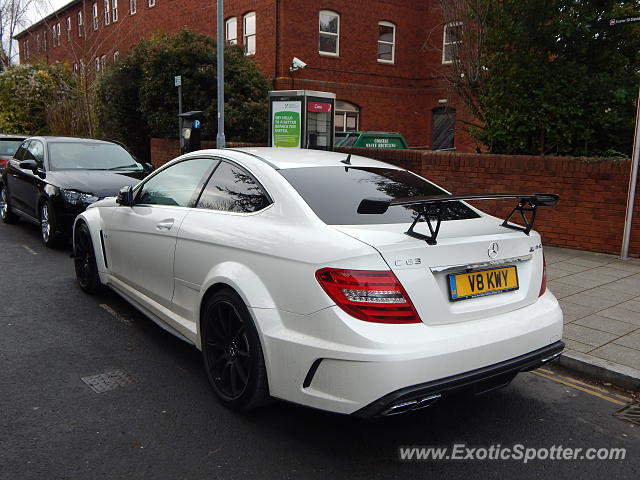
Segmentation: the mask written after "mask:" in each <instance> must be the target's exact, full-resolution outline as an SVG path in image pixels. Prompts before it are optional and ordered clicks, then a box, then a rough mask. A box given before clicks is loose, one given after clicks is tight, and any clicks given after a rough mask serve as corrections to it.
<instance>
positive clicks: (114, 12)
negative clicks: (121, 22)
mask: <svg viewBox="0 0 640 480" xmlns="http://www.w3.org/2000/svg"><path fill="white" fill-rule="evenodd" d="M111 21H112V22H113V23H116V22H117V21H118V0H111Z"/></svg>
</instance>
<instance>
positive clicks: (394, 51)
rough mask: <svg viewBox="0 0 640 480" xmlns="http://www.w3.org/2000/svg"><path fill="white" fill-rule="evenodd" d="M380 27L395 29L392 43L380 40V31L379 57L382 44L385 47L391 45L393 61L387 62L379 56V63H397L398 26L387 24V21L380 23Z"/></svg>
mask: <svg viewBox="0 0 640 480" xmlns="http://www.w3.org/2000/svg"><path fill="white" fill-rule="evenodd" d="M378 27H391V28H393V39H392V40H391V41H390V42H387V41H385V40H380V36H379V32H380V30H378V55H380V44H381V43H382V44H384V45H391V60H385V59H384V58H380V57H379V56H378V62H379V63H388V64H391V63H395V62H396V24H395V23H392V22H387V21H385V20H383V21H380V22H378Z"/></svg>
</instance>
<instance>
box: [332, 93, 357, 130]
mask: <svg viewBox="0 0 640 480" xmlns="http://www.w3.org/2000/svg"><path fill="white" fill-rule="evenodd" d="M345 106H346V107H347V108H344V107H345ZM340 107H343V108H340ZM335 110H336V113H335V117H336V118H335V131H336V132H357V131H358V129H359V128H360V107H359V106H358V105H356V104H355V103H351V102H347V101H341V100H338V101H336V109H335ZM338 117H342V129H341V130H338ZM349 118H355V119H356V125H355V130H351V129H347V123H348V119H349Z"/></svg>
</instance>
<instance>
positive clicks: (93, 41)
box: [18, 0, 476, 151]
mask: <svg viewBox="0 0 640 480" xmlns="http://www.w3.org/2000/svg"><path fill="white" fill-rule="evenodd" d="M94 1H97V3H98V6H99V28H98V30H97V31H94V30H93V28H92V26H91V5H92V4H93V2H94ZM118 4H119V9H118V13H119V20H118V22H117V23H111V24H110V25H104V16H103V11H102V8H103V0H78V1H77V3H74V4H71V5H69V6H67V7H66V8H64V9H61V10H59V11H58V12H56V13H55V14H53V15H51V16H50V17H49V18H48V19H47V20H46V21H45V22H44V24H42V25H35V26H34V27H32V28H30V29H29V30H27V31H25V32H24V33H21V34H19V35H18V39H19V43H20V45H21V47H22V46H23V45H24V41H25V40H26V39H29V41H30V48H29V51H30V54H31V55H30V58H28V59H27V58H25V57H24V51H23V50H24V49H23V48H21V62H25V61H34V60H35V59H37V58H42V59H44V60H46V61H49V62H53V61H66V62H68V63H69V64H73V63H78V62H79V60H80V59H83V60H84V63H85V64H86V65H87V68H88V70H89V72H90V76H91V75H92V72H93V69H94V68H95V67H94V64H93V63H92V62H93V59H94V57H100V56H102V55H105V56H106V58H107V61H108V62H111V61H112V60H113V53H114V52H115V51H118V52H120V54H121V55H125V54H126V53H127V52H128V51H129V50H130V49H131V47H132V46H133V45H135V44H136V43H137V42H138V41H140V39H142V38H148V37H150V36H151V35H153V34H156V33H175V32H177V31H179V30H180V29H182V28H185V27H188V28H191V29H194V30H196V31H199V32H201V33H204V34H207V35H215V33H216V11H215V6H216V5H215V1H210V0H157V1H156V6H155V7H153V8H149V6H148V1H147V0H138V11H137V13H136V14H135V15H130V13H129V0H119V2H118ZM80 9H82V10H83V11H84V23H85V35H84V37H82V38H79V37H78V35H77V24H76V14H77V11H78V10H80ZM321 10H333V11H335V12H337V13H339V14H340V55H339V56H338V57H329V56H323V55H320V54H319V52H318V16H319V12H320V11H321ZM250 11H255V12H256V32H257V47H256V55H255V60H256V62H257V63H258V65H259V66H260V68H261V70H262V72H263V73H264V74H265V75H266V76H267V77H268V78H269V80H270V81H271V83H272V85H273V88H275V89H281V90H282V89H286V90H288V89H309V90H322V91H329V92H334V93H335V94H336V95H337V99H338V100H343V101H347V102H350V103H354V104H356V105H357V106H359V107H360V129H361V130H383V131H384V130H386V131H399V132H401V133H402V134H403V135H404V136H405V138H406V139H407V141H408V142H409V144H410V145H411V146H429V145H431V143H432V141H431V127H432V125H431V122H432V110H433V109H434V108H437V107H439V106H440V103H439V100H442V99H447V100H448V106H450V107H452V108H455V109H456V110H457V112H458V119H462V118H464V116H465V114H464V108H463V106H462V105H461V104H460V102H459V101H458V100H457V98H456V96H455V95H453V94H452V93H451V92H450V91H448V90H447V89H446V86H445V85H444V84H443V82H442V79H441V77H442V73H443V70H445V69H447V68H448V67H447V66H443V65H442V57H441V55H442V53H441V47H442V25H441V19H440V15H439V11H438V9H437V2H436V1H435V0H427V1H425V0H393V1H390V0H349V1H346V0H305V1H304V2H302V1H299V0H227V1H226V2H225V19H227V18H229V17H232V16H235V17H236V18H237V20H238V39H239V43H242V35H243V28H242V27H243V26H242V17H243V15H244V14H246V13H247V12H250ZM276 11H277V12H278V14H277V15H276ZM69 15H70V16H71V18H72V32H71V41H68V40H67V37H66V31H65V22H66V18H67V17H68V16H69ZM379 21H388V22H392V23H394V24H395V25H396V55H395V62H394V63H393V64H384V63H379V62H378V61H377V38H378V37H377V36H378V30H377V29H378V22H379ZM57 22H60V23H61V41H62V45H61V46H56V47H53V45H52V41H51V26H52V25H53V24H55V23H57ZM45 31H46V32H47V35H48V42H47V43H48V48H47V51H46V52H44V51H42V50H41V51H40V52H38V51H37V46H36V35H39V36H40V37H41V41H42V36H43V35H44V32H45ZM277 44H278V45H279V47H278V48H276V45H277ZM294 56H295V57H298V58H301V59H302V60H304V61H305V62H306V63H307V64H308V67H307V68H305V69H303V70H298V71H296V72H294V73H291V72H290V71H289V67H290V65H291V61H292V59H293V57H294ZM458 127H461V123H460V122H459V124H458ZM455 146H456V148H457V149H458V151H474V150H475V146H476V145H475V142H474V141H473V140H471V139H470V138H469V136H468V135H465V134H464V133H463V132H462V131H458V132H457V133H456V139H455Z"/></svg>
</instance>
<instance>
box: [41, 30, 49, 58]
mask: <svg viewBox="0 0 640 480" xmlns="http://www.w3.org/2000/svg"><path fill="white" fill-rule="evenodd" d="M47 35H49V29H48V28H47V27H45V29H44V33H43V35H42V44H43V47H44V51H45V52H46V51H47Z"/></svg>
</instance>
